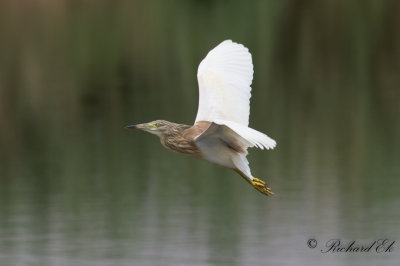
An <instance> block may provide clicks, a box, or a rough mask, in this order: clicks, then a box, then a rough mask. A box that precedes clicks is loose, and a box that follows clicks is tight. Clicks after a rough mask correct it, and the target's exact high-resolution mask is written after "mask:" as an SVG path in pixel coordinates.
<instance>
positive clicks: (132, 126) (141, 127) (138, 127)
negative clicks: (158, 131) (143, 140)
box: [125, 124, 146, 129]
mask: <svg viewBox="0 0 400 266" xmlns="http://www.w3.org/2000/svg"><path fill="white" fill-rule="evenodd" d="M125 128H137V129H145V128H146V124H137V125H130V126H127V127H125Z"/></svg>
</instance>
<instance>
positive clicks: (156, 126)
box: [126, 120, 173, 137]
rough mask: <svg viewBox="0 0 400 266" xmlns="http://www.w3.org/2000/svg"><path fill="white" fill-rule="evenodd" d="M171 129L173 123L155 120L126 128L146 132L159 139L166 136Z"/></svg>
mask: <svg viewBox="0 0 400 266" xmlns="http://www.w3.org/2000/svg"><path fill="white" fill-rule="evenodd" d="M172 127H173V123H171V122H168V121H165V120H155V121H151V122H149V123H143V124H137V125H131V126H127V127H126V128H136V129H141V130H144V131H147V132H149V133H152V134H154V135H157V136H159V137H161V136H164V135H168V134H169V133H170V132H171V130H172Z"/></svg>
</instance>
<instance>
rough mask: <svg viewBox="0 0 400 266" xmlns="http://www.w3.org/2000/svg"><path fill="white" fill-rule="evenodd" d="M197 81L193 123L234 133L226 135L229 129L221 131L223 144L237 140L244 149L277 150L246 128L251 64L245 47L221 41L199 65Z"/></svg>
mask: <svg viewBox="0 0 400 266" xmlns="http://www.w3.org/2000/svg"><path fill="white" fill-rule="evenodd" d="M197 78H198V82H199V108H198V112H197V117H196V123H198V122H200V121H209V122H214V123H215V124H218V125H222V126H223V125H225V126H226V127H228V128H229V129H230V130H232V131H233V132H232V133H231V134H229V131H228V129H223V133H224V134H225V136H226V139H225V140H224V141H225V142H228V143H230V141H232V140H233V139H236V140H237V141H239V142H240V143H241V146H242V147H243V149H247V148H248V147H257V148H260V149H264V148H266V149H273V148H274V147H275V146H276V142H275V141H274V140H273V139H271V138H270V137H268V136H267V135H265V134H263V133H261V132H259V131H257V130H254V129H252V128H249V127H248V124H249V115H250V97H251V87H250V85H251V82H252V80H253V63H252V59H251V54H250V53H249V50H248V49H247V48H246V47H244V46H243V45H241V44H238V43H234V42H232V41H231V40H226V41H223V42H222V43H220V44H219V45H218V46H217V47H215V48H214V49H212V50H211V51H210V52H209V53H208V54H207V56H206V57H205V58H204V59H203V61H201V63H200V65H199V69H198V71H197ZM221 130H222V129H221V128H220V129H218V130H217V128H216V127H210V128H209V130H206V132H203V134H201V135H200V136H198V137H200V139H201V137H203V138H204V137H205V136H206V135H210V134H211V133H213V136H215V133H216V132H218V133H219V136H223V135H224V134H221V133H222V131H221ZM207 131H208V132H207ZM236 134H237V135H239V137H240V138H238V137H237V136H236ZM202 135H203V136H202ZM210 136H211V135H210ZM227 136H229V137H227ZM235 136H236V138H235Z"/></svg>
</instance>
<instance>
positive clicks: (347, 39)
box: [0, 0, 400, 266]
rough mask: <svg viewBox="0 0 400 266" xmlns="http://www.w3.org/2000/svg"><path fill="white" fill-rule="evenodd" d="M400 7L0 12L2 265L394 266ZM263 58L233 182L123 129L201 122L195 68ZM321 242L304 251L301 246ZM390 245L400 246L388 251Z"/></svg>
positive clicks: (230, 0)
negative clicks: (264, 144)
mask: <svg viewBox="0 0 400 266" xmlns="http://www.w3.org/2000/svg"><path fill="white" fill-rule="evenodd" d="M399 14H400V2H399V1H395V0H393V1H390V0H382V1H378V0H364V1H361V0H359V1H357V0H350V1H333V0H332V1H330V0H322V1H316V0H315V1H300V0H284V1H273V0H265V1H263V0H259V1H239V0H237V1H234V0H225V1H216V0H215V1H213V0H203V1H201V0H191V1H184V0H168V1H161V0H158V1H155V0H151V1H131V0H117V1H105V0H97V1H94V0H92V1H90V0H85V1H68V0H56V1H48V0H32V1H21V0H2V1H1V2H0V265H2V266H3V265H6V266H7V265H96V266H97V265H378V264H379V265H397V263H398V261H399V260H400V247H398V245H399V244H398V243H400V242H396V244H395V248H394V251H393V252H391V253H388V254H376V253H374V252H370V253H367V254H359V253H356V254H349V253H345V254H343V253H342V254H321V252H320V249H321V248H323V246H324V245H325V242H326V241H327V240H329V239H331V238H340V239H342V241H343V243H346V242H348V241H351V240H357V241H359V242H361V243H370V242H372V241H373V240H376V239H380V238H389V239H391V240H396V241H400V231H399V228H400V227H399V225H400V213H399V210H400V197H399V193H400V180H399V176H400V164H399V161H400V138H399V136H400V118H399V117H400V108H399V102H400V75H399V72H400V33H399V28H400V16H399ZM225 39H232V40H233V41H236V42H239V43H243V44H244V45H245V46H246V47H248V48H249V50H250V52H251V53H252V55H253V63H254V70H255V73H254V80H253V85H252V87H253V92H252V100H251V116H250V126H251V127H253V128H256V129H258V130H260V131H262V132H266V133H267V134H268V135H269V136H271V137H273V138H274V139H275V140H277V142H278V146H277V148H276V149H275V150H273V151H267V152H266V151H260V150H255V149H252V150H251V152H250V155H249V157H248V158H249V161H250V165H251V167H252V172H253V174H254V175H255V176H257V177H260V178H262V179H265V180H267V182H268V184H269V185H270V186H271V187H272V190H273V191H274V192H276V196H275V197H272V198H266V197H265V196H263V195H261V194H260V193H258V192H257V191H255V190H254V189H252V188H251V187H250V186H249V185H248V184H247V183H246V182H244V181H243V180H242V179H241V178H240V176H238V175H237V174H236V173H234V172H233V171H230V170H228V169H222V168H218V167H216V166H214V165H211V164H207V163H205V162H201V161H198V160H194V159H192V158H188V157H185V156H182V155H178V154H173V153H170V152H169V151H167V150H165V149H164V148H163V147H161V145H160V143H159V141H158V140H157V139H156V138H155V137H154V136H150V135H149V134H144V133H142V132H136V131H130V130H125V129H124V126H126V125H129V124H135V123H139V122H148V121H151V120H155V119H166V120H170V121H174V122H178V123H185V124H191V123H193V121H194V118H195V115H196V111H197V101H198V92H197V80H196V71H197V66H198V64H199V63H200V61H201V60H202V58H203V57H204V56H205V55H206V54H207V52H208V51H209V50H210V49H212V48H213V47H215V46H216V45H217V44H218V43H220V42H221V41H223V40H225ZM311 237H313V238H315V239H317V240H318V247H317V248H315V249H310V248H309V247H307V240H308V239H309V238H311ZM396 245H397V246H396Z"/></svg>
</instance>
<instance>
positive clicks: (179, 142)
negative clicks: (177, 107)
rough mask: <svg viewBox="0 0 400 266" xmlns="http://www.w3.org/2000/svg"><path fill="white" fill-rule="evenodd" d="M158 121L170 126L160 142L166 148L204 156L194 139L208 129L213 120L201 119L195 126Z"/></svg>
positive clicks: (199, 156) (195, 155)
mask: <svg viewBox="0 0 400 266" xmlns="http://www.w3.org/2000/svg"><path fill="white" fill-rule="evenodd" d="M161 121H162V122H161ZM157 122H158V123H162V124H164V125H166V126H168V127H169V130H168V132H165V131H164V133H165V134H163V135H162V136H160V142H161V144H162V145H163V146H164V147H165V148H167V149H169V150H171V151H175V152H180V153H183V154H186V155H190V156H194V157H198V158H201V157H202V156H203V155H202V152H201V151H200V149H199V147H197V145H196V143H195V141H194V139H195V138H196V137H197V136H199V135H200V134H201V133H203V132H204V131H205V130H207V128H208V127H209V126H210V124H211V122H207V121H201V122H197V123H195V124H194V125H193V126H188V125H183V124H176V123H172V122H168V121H163V120H158V121H157Z"/></svg>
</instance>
